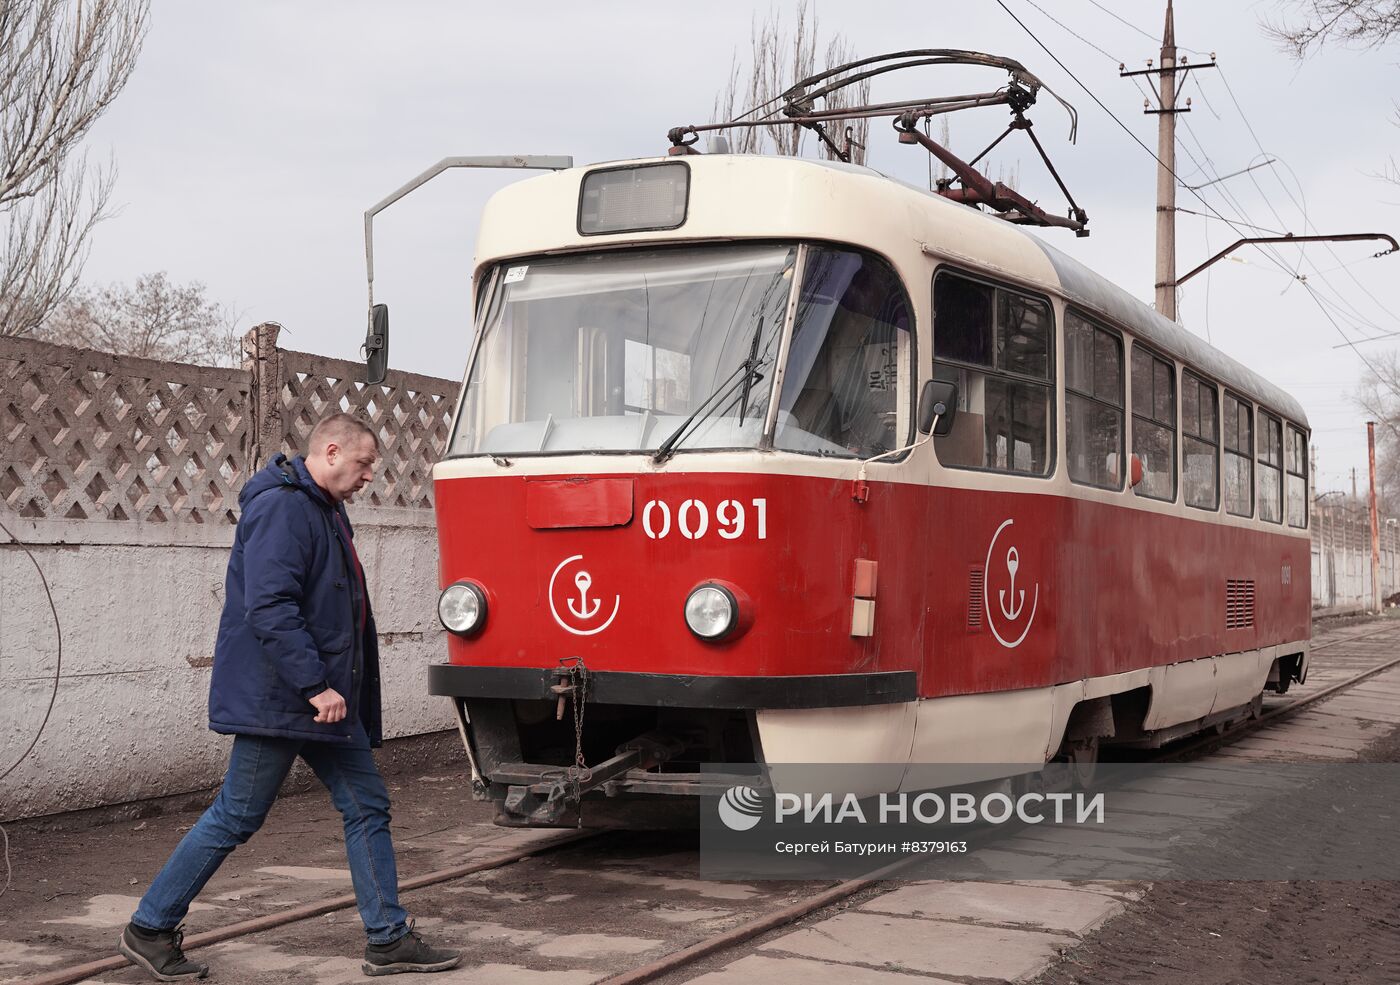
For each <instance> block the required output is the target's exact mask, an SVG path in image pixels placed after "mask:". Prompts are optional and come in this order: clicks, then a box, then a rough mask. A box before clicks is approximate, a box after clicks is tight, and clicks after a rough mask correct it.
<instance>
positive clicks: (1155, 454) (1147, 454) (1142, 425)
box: [1133, 345, 1176, 502]
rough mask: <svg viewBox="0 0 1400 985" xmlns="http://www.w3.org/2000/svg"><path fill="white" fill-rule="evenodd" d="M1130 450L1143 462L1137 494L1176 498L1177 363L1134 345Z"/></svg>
mask: <svg viewBox="0 0 1400 985" xmlns="http://www.w3.org/2000/svg"><path fill="white" fill-rule="evenodd" d="M1133 454H1134V455H1136V456H1137V457H1138V459H1139V461H1141V462H1142V481H1141V482H1140V483H1138V485H1137V494H1138V495H1139V496H1146V497H1148V498H1149V499H1163V500H1166V501H1168V502H1171V501H1172V500H1174V499H1176V366H1175V364H1173V363H1169V362H1167V361H1166V360H1165V359H1161V358H1159V357H1157V356H1154V355H1153V354H1152V353H1151V352H1148V351H1147V350H1146V349H1144V348H1142V347H1141V346H1139V345H1134V346H1133Z"/></svg>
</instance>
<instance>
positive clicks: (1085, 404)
mask: <svg viewBox="0 0 1400 985" xmlns="http://www.w3.org/2000/svg"><path fill="white" fill-rule="evenodd" d="M1065 432H1066V446H1067V448H1068V455H1069V477H1070V479H1072V480H1073V481H1075V482H1079V483H1083V484H1085V485H1090V486H1099V487H1101V488H1103V489H1122V488H1123V478H1122V476H1123V470H1122V468H1121V462H1122V461H1123V342H1122V340H1121V339H1120V338H1119V337H1118V336H1117V335H1115V334H1114V333H1113V332H1110V331H1108V330H1107V329H1103V328H1099V327H1098V326H1097V325H1094V324H1092V323H1090V322H1088V321H1085V320H1084V319H1083V318H1080V317H1079V316H1078V315H1076V314H1074V313H1073V312H1070V313H1068V314H1066V315H1065Z"/></svg>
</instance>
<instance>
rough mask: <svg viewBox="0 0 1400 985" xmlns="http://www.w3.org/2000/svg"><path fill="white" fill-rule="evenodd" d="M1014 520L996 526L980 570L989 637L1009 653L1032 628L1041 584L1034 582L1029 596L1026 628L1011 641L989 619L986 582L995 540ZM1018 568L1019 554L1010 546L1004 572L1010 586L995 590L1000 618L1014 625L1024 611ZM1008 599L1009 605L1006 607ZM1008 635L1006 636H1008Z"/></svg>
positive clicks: (989, 604) (990, 618)
mask: <svg viewBox="0 0 1400 985" xmlns="http://www.w3.org/2000/svg"><path fill="white" fill-rule="evenodd" d="M1015 522H1016V521H1015V520H1006V521H1003V522H1002V525H1001V526H999V527H997V532H996V533H994V534H992V542H991V543H990V544H988V545H987V558H986V560H985V561H984V562H983V567H982V570H983V571H985V572H986V573H987V578H985V579H983V582H982V605H983V607H984V608H985V609H986V612H987V626H988V627H989V628H990V629H991V631H992V635H993V636H995V637H996V638H997V642H998V643H1000V644H1001V645H1002V646H1004V647H1006V648H1007V649H1008V650H1014V649H1015V648H1016V647H1018V646H1020V645H1021V642H1022V641H1023V640H1024V639H1025V638H1026V634H1028V633H1029V632H1030V631H1031V625H1032V623H1034V622H1035V611H1036V607H1037V606H1038V605H1039V604H1040V583H1039V582H1037V583H1036V585H1035V587H1034V590H1033V591H1032V593H1031V608H1030V613H1029V614H1027V615H1026V623H1025V628H1024V629H1022V630H1021V635H1020V636H1018V637H1016V638H1015V639H1014V640H1013V639H1008V638H1007V637H1006V636H1003V635H1002V634H1001V631H1000V630H998V629H997V624H996V620H995V619H993V618H992V593H991V589H990V588H989V586H988V581H989V580H990V576H991V573H992V552H993V551H995V550H996V546H997V539H998V538H999V537H1001V532H1002V531H1003V530H1005V529H1006V528H1007V527H1009V526H1011V525H1012V524H1014V523H1015ZM1020 567H1021V554H1020V552H1019V551H1017V550H1016V548H1015V546H1012V547H1010V548H1008V549H1007V551H1006V573H1007V576H1008V579H1009V581H1010V587H1009V589H1008V588H1002V589H999V590H998V591H997V601H998V603H999V605H1000V609H1001V615H1002V617H1003V619H1005V620H1006V622H1013V623H1014V622H1017V621H1019V620H1020V618H1021V616H1022V615H1023V614H1025V612H1026V608H1025V606H1026V590H1025V589H1024V588H1017V587H1016V572H1017V571H1018V570H1019V569H1020ZM1008 600H1009V604H1008ZM1009 635H1010V634H1009V632H1008V636H1009Z"/></svg>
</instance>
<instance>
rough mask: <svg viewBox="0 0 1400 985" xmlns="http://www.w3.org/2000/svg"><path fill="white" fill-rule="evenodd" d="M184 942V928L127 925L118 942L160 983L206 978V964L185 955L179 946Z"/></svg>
mask: <svg viewBox="0 0 1400 985" xmlns="http://www.w3.org/2000/svg"><path fill="white" fill-rule="evenodd" d="M184 941H185V928H184V927H183V926H181V927H176V928H175V929H174V930H146V929H145V928H144V927H137V926H136V925H135V924H130V923H129V924H127V925H126V928H125V929H124V930H122V935H121V938H120V939H119V940H118V941H117V950H118V951H120V952H121V953H122V954H123V955H125V956H126V957H127V959H128V960H130V961H131V963H132V964H134V965H136V967H138V968H144V969H145V970H146V971H147V972H149V973H150V974H151V975H153V976H154V977H155V979H156V981H159V982H182V981H185V980H186V979H187V978H203V977H204V976H205V975H207V974H209V966H208V965H207V964H195V963H194V962H193V961H191V960H189V959H188V958H186V957H185V952H184V951H182V950H181V949H180V945H181V944H183V943H184Z"/></svg>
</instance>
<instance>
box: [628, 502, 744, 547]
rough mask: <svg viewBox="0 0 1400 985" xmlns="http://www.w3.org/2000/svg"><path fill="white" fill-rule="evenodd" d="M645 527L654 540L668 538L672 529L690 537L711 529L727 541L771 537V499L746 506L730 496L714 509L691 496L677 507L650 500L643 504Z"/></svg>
mask: <svg viewBox="0 0 1400 985" xmlns="http://www.w3.org/2000/svg"><path fill="white" fill-rule="evenodd" d="M750 510H752V516H750ZM642 530H643V531H645V532H646V535H647V536H648V537H650V538H651V539H652V540H664V539H665V538H666V537H669V536H670V535H671V532H672V531H675V532H676V533H678V534H680V535H681V536H682V537H684V538H685V539H686V540H700V539H701V538H702V537H705V536H706V535H707V534H709V533H711V532H713V533H716V534H718V535H719V536H720V537H722V538H723V539H725V540H738V539H739V538H740V537H742V536H744V534H745V533H750V534H752V535H755V536H757V538H758V539H759V540H767V539H768V500H766V499H754V500H750V501H749V503H748V505H747V506H746V505H745V504H744V503H743V502H741V501H740V500H737V499H726V500H722V501H721V502H720V503H719V505H717V506H716V507H715V508H714V510H711V509H710V506H709V504H708V503H706V502H705V501H704V500H703V499H687V500H686V501H685V502H683V503H681V504H680V505H679V506H677V507H675V508H674V509H673V508H672V507H671V505H670V504H669V503H667V502H666V501H665V500H662V499H653V500H648V501H647V504H646V505H645V506H643V507H642Z"/></svg>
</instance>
